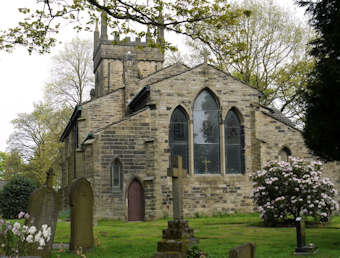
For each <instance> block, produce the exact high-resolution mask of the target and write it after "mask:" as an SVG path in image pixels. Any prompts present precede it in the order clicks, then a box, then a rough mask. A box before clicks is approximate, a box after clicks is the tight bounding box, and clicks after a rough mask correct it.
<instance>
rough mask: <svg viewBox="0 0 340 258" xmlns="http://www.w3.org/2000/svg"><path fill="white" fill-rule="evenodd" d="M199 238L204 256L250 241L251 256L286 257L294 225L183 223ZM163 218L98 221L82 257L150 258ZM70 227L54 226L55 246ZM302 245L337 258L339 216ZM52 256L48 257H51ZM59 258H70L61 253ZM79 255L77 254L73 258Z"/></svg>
mask: <svg viewBox="0 0 340 258" xmlns="http://www.w3.org/2000/svg"><path fill="white" fill-rule="evenodd" d="M188 221H189V225H190V227H192V228H194V230H195V236H196V237H197V238H199V239H200V248H201V249H202V250H204V251H205V252H207V253H208V254H209V257H221V258H222V257H228V253H229V250H230V249H231V248H233V247H235V246H238V245H241V244H243V243H246V242H254V243H256V257H257V258H262V257H265V258H267V257H268V258H269V257H272V258H286V257H295V256H293V255H292V253H293V251H294V249H295V246H296V231H295V228H294V227H277V228H272V227H264V226H263V225H262V222H261V220H260V219H259V218H258V215H257V214H241V215H240V214H239V215H233V216H224V217H209V218H192V219H188ZM165 228H167V220H156V221H152V222H125V221H124V222H123V221H113V220H102V221H99V222H98V225H97V226H96V227H95V228H94V232H95V238H96V239H99V240H100V243H101V244H100V247H96V248H94V250H93V251H89V252H87V253H86V257H124V258H128V257H152V256H153V255H154V253H155V252H156V247H157V241H159V240H160V239H161V236H162V229H165ZM69 236H70V224H69V223H68V222H58V225H57V231H56V236H55V242H68V241H69ZM306 238H307V243H309V242H312V243H314V244H316V245H317V246H318V247H319V252H318V253H317V254H316V255H315V256H313V257H319V258H340V217H333V218H332V222H330V223H328V224H327V225H318V226H312V227H308V228H307V229H306ZM57 254H58V253H57V252H54V254H53V257H57ZM60 257H76V255H73V254H70V253H68V252H64V253H61V254H60ZM78 257H79V256H78Z"/></svg>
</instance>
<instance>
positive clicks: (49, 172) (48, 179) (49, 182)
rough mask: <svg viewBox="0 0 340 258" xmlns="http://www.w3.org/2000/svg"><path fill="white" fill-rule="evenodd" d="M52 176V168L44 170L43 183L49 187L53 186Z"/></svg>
mask: <svg viewBox="0 0 340 258" xmlns="http://www.w3.org/2000/svg"><path fill="white" fill-rule="evenodd" d="M53 176H55V174H54V172H53V168H49V169H48V170H47V172H46V183H45V185H46V186H47V187H49V188H52V187H53Z"/></svg>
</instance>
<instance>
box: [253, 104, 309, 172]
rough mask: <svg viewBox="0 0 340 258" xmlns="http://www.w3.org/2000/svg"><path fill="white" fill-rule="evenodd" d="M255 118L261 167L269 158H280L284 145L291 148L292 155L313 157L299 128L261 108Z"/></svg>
mask: <svg viewBox="0 0 340 258" xmlns="http://www.w3.org/2000/svg"><path fill="white" fill-rule="evenodd" d="M255 118H256V138H257V139H258V140H259V142H260V143H261V144H260V149H261V150H260V152H261V167H262V166H263V165H264V163H265V162H267V161H269V160H275V159H276V160H278V159H279V152H280V150H282V148H283V147H287V148H289V149H290V151H291V154H292V156H297V157H302V158H311V157H312V156H311V154H310V153H309V151H308V149H307V148H306V147H305V144H304V141H303V137H302V135H301V132H300V131H299V130H297V129H295V128H292V127H291V126H288V125H286V124H283V123H282V122H280V121H278V120H276V119H274V118H273V117H271V116H270V115H268V114H267V113H266V112H265V111H264V110H262V109H261V108H258V109H257V111H256V114H255Z"/></svg>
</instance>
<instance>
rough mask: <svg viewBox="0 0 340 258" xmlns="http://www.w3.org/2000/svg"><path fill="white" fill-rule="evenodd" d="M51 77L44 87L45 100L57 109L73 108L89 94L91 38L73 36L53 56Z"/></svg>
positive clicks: (92, 82) (91, 82) (91, 63)
mask: <svg viewBox="0 0 340 258" xmlns="http://www.w3.org/2000/svg"><path fill="white" fill-rule="evenodd" d="M52 60H53V63H52V69H51V79H50V80H49V82H47V83H46V85H45V88H44V98H45V101H46V102H47V103H50V104H52V103H53V104H54V106H55V107H56V108H58V107H59V108H60V107H63V106H65V105H66V106H67V107H68V108H72V109H73V108H74V107H75V105H78V104H81V103H82V102H83V101H84V100H85V99H86V98H87V97H88V96H89V92H90V89H91V88H92V87H93V84H94V76H93V73H92V67H93V62H92V43H91V41H90V40H81V39H79V38H75V39H73V40H72V41H71V42H68V43H65V44H64V48H63V49H62V50H61V51H60V52H59V53H58V54H57V55H56V56H54V57H53V59H52Z"/></svg>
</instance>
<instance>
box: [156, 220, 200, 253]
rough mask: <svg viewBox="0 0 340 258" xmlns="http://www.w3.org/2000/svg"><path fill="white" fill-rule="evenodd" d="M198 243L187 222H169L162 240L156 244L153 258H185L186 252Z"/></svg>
mask: <svg viewBox="0 0 340 258" xmlns="http://www.w3.org/2000/svg"><path fill="white" fill-rule="evenodd" d="M198 243H199V239H197V238H195V237H194V231H193V229H192V228H190V227H189V225H188V221H186V220H173V221H169V222H168V228H167V229H164V230H163V240H161V241H159V242H158V244H157V253H156V254H155V258H185V257H186V255H187V252H188V250H189V249H190V248H191V247H192V246H193V245H195V244H198Z"/></svg>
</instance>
